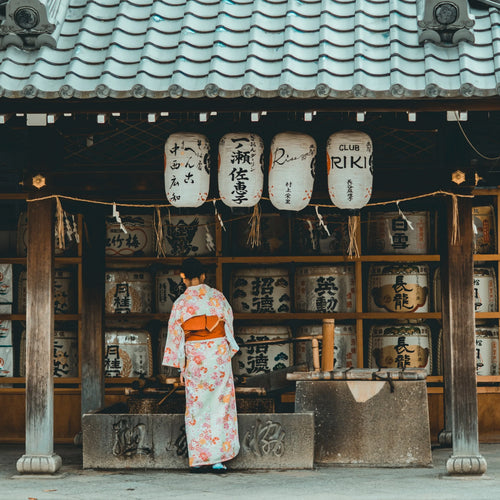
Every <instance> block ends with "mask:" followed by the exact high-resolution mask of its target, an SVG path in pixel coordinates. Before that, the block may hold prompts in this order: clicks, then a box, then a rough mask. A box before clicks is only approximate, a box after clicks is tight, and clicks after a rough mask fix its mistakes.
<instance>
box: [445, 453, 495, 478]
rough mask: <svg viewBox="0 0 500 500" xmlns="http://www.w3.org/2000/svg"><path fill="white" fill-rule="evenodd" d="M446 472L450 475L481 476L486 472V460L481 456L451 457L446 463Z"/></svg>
mask: <svg viewBox="0 0 500 500" xmlns="http://www.w3.org/2000/svg"><path fill="white" fill-rule="evenodd" d="M446 470H447V471H448V474H452V475H481V474H484V473H485V472H486V460H485V458H484V457H483V456H482V455H474V456H470V457H469V456H455V455H451V456H450V458H448V460H447V462H446Z"/></svg>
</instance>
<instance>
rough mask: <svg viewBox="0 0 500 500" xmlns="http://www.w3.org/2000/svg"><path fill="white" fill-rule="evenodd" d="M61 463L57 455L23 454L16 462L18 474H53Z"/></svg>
mask: <svg viewBox="0 0 500 500" xmlns="http://www.w3.org/2000/svg"><path fill="white" fill-rule="evenodd" d="M61 465H62V460H61V457H60V456H59V455H57V454H56V453H53V454H52V455H23V456H22V457H21V458H20V459H19V460H18V461H17V464H16V468H17V471H18V472H19V473H20V474H54V473H56V472H57V471H58V470H59V469H60V468H61Z"/></svg>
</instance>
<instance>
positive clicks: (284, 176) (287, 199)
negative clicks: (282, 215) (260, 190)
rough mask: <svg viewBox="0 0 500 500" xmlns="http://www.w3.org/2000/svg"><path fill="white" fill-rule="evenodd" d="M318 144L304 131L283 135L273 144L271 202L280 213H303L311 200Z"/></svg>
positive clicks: (270, 162)
mask: <svg viewBox="0 0 500 500" xmlns="http://www.w3.org/2000/svg"><path fill="white" fill-rule="evenodd" d="M315 167H316V141H315V140H314V139H313V138H312V137H311V136H309V135H306V134H302V133H300V132H282V133H280V134H277V135H275V136H274V137H273V140H272V141H271V154H270V159H269V199H270V201H271V203H272V204H273V205H274V206H275V207H276V208H277V209H278V210H295V211H298V210H302V209H303V208H305V207H306V206H307V205H308V204H309V201H310V200H311V196H312V191H313V186H314V173H315Z"/></svg>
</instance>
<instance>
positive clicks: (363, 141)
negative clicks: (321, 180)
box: [326, 130, 373, 210]
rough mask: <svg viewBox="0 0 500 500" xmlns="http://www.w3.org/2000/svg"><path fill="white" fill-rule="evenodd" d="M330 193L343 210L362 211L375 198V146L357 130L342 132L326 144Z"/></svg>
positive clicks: (366, 136) (334, 202) (330, 138)
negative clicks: (373, 196) (373, 188)
mask: <svg viewBox="0 0 500 500" xmlns="http://www.w3.org/2000/svg"><path fill="white" fill-rule="evenodd" d="M326 167H327V172H328V193H329V195H330V199H331V200H332V203H333V204H334V205H335V206H336V207H338V208H341V209H347V210H357V209H360V208H363V207H364V206H365V205H366V204H367V203H368V202H369V201H370V197H371V195H372V182H373V144H372V140H371V139H370V136H368V135H367V134H365V133H364V132H360V131H358V130H342V131H340V132H335V133H334V134H332V135H331V136H330V137H329V138H328V140H327V142H326Z"/></svg>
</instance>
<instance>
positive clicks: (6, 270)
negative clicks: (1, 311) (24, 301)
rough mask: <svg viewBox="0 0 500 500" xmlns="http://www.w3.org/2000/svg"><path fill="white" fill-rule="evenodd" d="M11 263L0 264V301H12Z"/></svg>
mask: <svg viewBox="0 0 500 500" xmlns="http://www.w3.org/2000/svg"><path fill="white" fill-rule="evenodd" d="M12 297H13V294H12V264H0V303H12Z"/></svg>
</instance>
